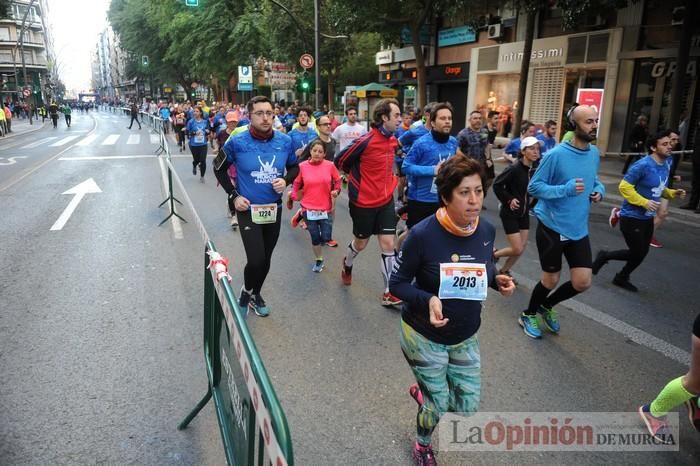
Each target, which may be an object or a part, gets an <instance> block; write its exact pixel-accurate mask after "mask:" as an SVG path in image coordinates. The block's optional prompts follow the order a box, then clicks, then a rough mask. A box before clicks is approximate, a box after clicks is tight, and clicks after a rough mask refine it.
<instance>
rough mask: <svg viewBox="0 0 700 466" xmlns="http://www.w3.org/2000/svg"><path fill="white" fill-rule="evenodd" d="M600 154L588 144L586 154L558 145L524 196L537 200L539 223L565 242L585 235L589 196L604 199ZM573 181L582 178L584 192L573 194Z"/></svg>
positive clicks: (536, 211) (541, 163)
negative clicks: (597, 194) (557, 234)
mask: <svg viewBox="0 0 700 466" xmlns="http://www.w3.org/2000/svg"><path fill="white" fill-rule="evenodd" d="M599 165H600V153H599V152H598V148H597V147H596V146H594V145H593V144H589V145H588V148H587V149H586V150H581V149H577V148H576V147H574V146H573V145H571V144H570V143H568V142H566V143H564V144H559V145H558V146H556V147H555V148H554V149H552V150H551V151H549V152H548V153H547V156H546V157H543V158H542V161H541V162H540V166H539V167H538V168H537V171H535V174H534V175H533V176H532V178H531V179H530V185H529V186H528V188H527V192H528V193H529V194H530V195H531V196H533V197H536V198H537V199H538V201H537V205H536V206H535V215H536V216H537V218H538V220H539V221H540V222H542V223H544V224H545V226H547V228H550V229H552V230H554V231H556V232H557V233H559V234H560V235H562V236H564V237H565V238H567V239H572V240H579V239H581V238H584V237H586V236H587V235H588V214H589V212H590V210H591V201H590V199H589V196H590V195H591V193H594V192H597V193H600V195H601V196H605V186H603V184H602V183H601V182H600V180H598V166H599ZM576 178H582V179H583V184H584V191H583V193H581V194H576Z"/></svg>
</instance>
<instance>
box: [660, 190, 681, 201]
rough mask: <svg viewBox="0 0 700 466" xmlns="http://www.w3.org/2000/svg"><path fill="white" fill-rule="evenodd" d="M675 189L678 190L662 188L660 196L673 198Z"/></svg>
mask: <svg viewBox="0 0 700 466" xmlns="http://www.w3.org/2000/svg"><path fill="white" fill-rule="evenodd" d="M676 191H678V190H677V189H669V188H664V191H663V192H662V193H661V197H663V198H664V199H675V197H676Z"/></svg>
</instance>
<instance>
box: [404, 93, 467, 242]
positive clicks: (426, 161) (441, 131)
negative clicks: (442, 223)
mask: <svg viewBox="0 0 700 466" xmlns="http://www.w3.org/2000/svg"><path fill="white" fill-rule="evenodd" d="M452 114H453V110H452V105H450V104H449V103H446V102H440V103H437V104H435V105H434V106H433V107H432V109H431V118H430V126H431V130H430V133H429V134H425V135H424V136H422V137H421V138H419V139H418V140H417V141H416V142H415V143H414V144H413V146H412V147H411V151H410V152H409V153H408V155H407V156H406V158H405V159H404V160H403V165H402V172H403V173H405V174H406V178H407V179H408V195H407V197H408V209H407V213H408V218H407V220H406V228H407V230H406V231H405V232H403V233H402V234H401V235H400V236H399V249H400V246H401V244H402V243H403V241H404V239H405V238H406V235H407V234H408V230H409V229H411V228H413V226H415V225H416V224H418V222H420V221H421V220H423V219H424V218H426V217H430V216H431V215H433V214H434V213H435V212H436V211H437V210H438V208H439V207H440V203H439V199H438V195H437V186H436V185H435V176H436V175H437V172H438V169H439V168H440V165H441V164H442V163H443V162H445V161H446V160H447V159H449V158H450V157H452V156H453V155H455V153H456V152H457V140H456V139H455V138H454V137H452V136H450V131H451V130H452Z"/></svg>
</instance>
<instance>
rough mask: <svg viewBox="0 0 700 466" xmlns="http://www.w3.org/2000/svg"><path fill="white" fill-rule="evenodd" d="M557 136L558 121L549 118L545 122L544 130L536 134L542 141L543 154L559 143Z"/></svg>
mask: <svg viewBox="0 0 700 466" xmlns="http://www.w3.org/2000/svg"><path fill="white" fill-rule="evenodd" d="M556 136H557V122H556V121H554V120H547V122H546V123H545V124H544V132H542V133H541V134H538V135H537V136H535V137H536V138H537V140H538V141H540V142H541V143H542V151H541V152H542V155H544V154H546V153H547V152H549V151H550V150H552V149H554V146H556V145H557V139H556ZM521 145H522V144H521Z"/></svg>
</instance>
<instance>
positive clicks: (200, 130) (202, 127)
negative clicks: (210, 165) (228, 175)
mask: <svg viewBox="0 0 700 466" xmlns="http://www.w3.org/2000/svg"><path fill="white" fill-rule="evenodd" d="M187 134H188V136H189V140H190V152H192V174H193V175H197V165H199V172H200V177H199V181H200V182H202V183H204V174H205V173H206V172H207V135H208V134H209V121H208V120H206V119H204V118H203V116H202V107H200V106H197V107H195V108H194V118H192V119H191V120H190V121H188V122H187Z"/></svg>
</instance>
